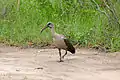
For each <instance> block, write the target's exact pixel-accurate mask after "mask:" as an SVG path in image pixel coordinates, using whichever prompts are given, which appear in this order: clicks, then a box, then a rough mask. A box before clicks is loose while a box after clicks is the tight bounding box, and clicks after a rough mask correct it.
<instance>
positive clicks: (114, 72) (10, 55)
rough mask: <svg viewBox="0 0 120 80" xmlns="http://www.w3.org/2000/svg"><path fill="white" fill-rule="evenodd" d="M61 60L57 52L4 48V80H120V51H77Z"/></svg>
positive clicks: (0, 79)
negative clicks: (107, 52) (60, 61)
mask: <svg viewBox="0 0 120 80" xmlns="http://www.w3.org/2000/svg"><path fill="white" fill-rule="evenodd" d="M63 52H64V51H63ZM58 60H59V56H58V50H57V49H20V48H15V47H6V46H0V80H120V53H119V52H117V53H114V54H113V53H109V54H106V53H102V52H98V51H95V50H90V49H77V52H76V54H75V55H72V54H68V55H67V56H66V57H65V59H64V62H62V63H59V62H57V61H58Z"/></svg>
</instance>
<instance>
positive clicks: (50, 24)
mask: <svg viewBox="0 0 120 80" xmlns="http://www.w3.org/2000/svg"><path fill="white" fill-rule="evenodd" d="M53 27H54V25H53V23H52V22H48V23H47V25H46V26H45V27H44V28H43V29H42V30H41V33H42V32H43V31H44V30H45V29H46V28H53Z"/></svg>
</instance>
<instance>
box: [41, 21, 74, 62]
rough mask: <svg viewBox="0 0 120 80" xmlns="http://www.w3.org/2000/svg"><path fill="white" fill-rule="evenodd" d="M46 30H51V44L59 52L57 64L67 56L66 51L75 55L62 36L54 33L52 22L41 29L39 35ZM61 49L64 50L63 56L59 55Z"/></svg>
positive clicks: (72, 48)
mask: <svg viewBox="0 0 120 80" xmlns="http://www.w3.org/2000/svg"><path fill="white" fill-rule="evenodd" d="M46 28H50V29H51V33H52V39H53V42H54V44H55V47H56V48H58V51H59V57H60V58H59V59H60V60H59V62H63V60H62V59H64V57H65V55H67V51H69V52H71V53H72V54H75V48H74V47H73V45H72V44H71V42H70V41H69V40H68V39H67V38H66V37H65V36H64V35H62V34H58V33H56V32H55V27H54V24H53V23H52V22H48V23H47V25H46V26H45V27H44V28H42V30H41V31H40V33H42V32H43V31H44V30H45V29H46ZM61 49H63V50H65V54H64V55H63V56H62V55H61Z"/></svg>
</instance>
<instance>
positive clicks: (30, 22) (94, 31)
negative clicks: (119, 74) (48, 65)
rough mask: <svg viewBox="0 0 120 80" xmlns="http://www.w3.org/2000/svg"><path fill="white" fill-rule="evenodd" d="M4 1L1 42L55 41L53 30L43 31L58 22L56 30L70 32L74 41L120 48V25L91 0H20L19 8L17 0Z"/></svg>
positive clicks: (83, 44) (117, 49)
mask: <svg viewBox="0 0 120 80" xmlns="http://www.w3.org/2000/svg"><path fill="white" fill-rule="evenodd" d="M0 2H1V5H7V6H5V7H7V11H6V14H5V16H3V15H0V16H1V17H0V18H1V19H0V42H5V43H7V44H12V45H27V44H28V42H33V43H35V44H41V43H51V41H52V38H51V34H50V30H49V29H47V30H46V31H44V32H43V33H42V34H40V30H41V29H42V28H43V27H44V26H45V25H46V23H47V22H49V21H50V22H53V23H54V24H55V29H56V32H58V33H61V34H64V35H66V36H67V37H68V38H70V40H71V41H72V42H73V43H74V44H76V43H79V44H80V45H81V46H85V47H94V46H98V47H99V46H100V47H105V48H108V49H109V50H111V51H119V50H120V28H119V27H116V26H114V24H113V25H112V26H110V25H108V19H107V17H106V16H105V15H104V14H101V13H100V12H98V11H97V10H96V9H95V5H93V4H92V2H91V1H90V0H20V9H19V11H17V6H16V5H17V2H16V0H10V1H9V3H8V2H7V1H6V0H5V1H3V0H0ZM3 3H4V4H3ZM98 3H99V4H100V1H99V2H98ZM116 4H117V3H116ZM115 7H119V8H118V9H117V11H119V9H120V6H119V5H118V4H117V5H115ZM3 8H4V6H1V8H0V9H1V10H2V9H3ZM102 10H103V9H102ZM1 14H2V11H1ZM118 16H120V15H118ZM113 26H114V27H113Z"/></svg>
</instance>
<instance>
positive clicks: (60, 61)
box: [58, 49, 63, 62]
mask: <svg viewBox="0 0 120 80" xmlns="http://www.w3.org/2000/svg"><path fill="white" fill-rule="evenodd" d="M58 50H59V56H60V62H63V60H62V58H61V49H58Z"/></svg>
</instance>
